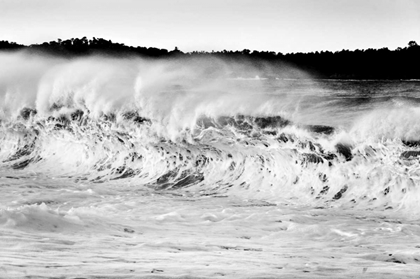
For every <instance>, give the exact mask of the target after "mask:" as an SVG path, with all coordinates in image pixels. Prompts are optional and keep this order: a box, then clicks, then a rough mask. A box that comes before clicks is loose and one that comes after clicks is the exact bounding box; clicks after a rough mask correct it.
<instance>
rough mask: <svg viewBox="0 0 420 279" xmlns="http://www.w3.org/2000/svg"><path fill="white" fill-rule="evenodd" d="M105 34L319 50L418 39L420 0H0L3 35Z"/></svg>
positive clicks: (207, 46) (151, 42)
mask: <svg viewBox="0 0 420 279" xmlns="http://www.w3.org/2000/svg"><path fill="white" fill-rule="evenodd" d="M83 36H87V37H98V38H99V37H101V38H105V39H111V40H113V41H117V42H121V43H125V44H127V45H134V46H146V47H159V48H166V49H169V50H171V49H173V48H174V47H175V46H178V48H179V49H181V50H183V51H192V50H207V51H210V50H223V49H228V50H242V49H244V48H248V49H251V50H254V49H256V50H270V51H275V52H283V53H287V52H308V51H317V50H332V51H335V50H341V49H357V48H359V49H365V48H380V47H388V48H390V49H395V48H397V47H399V46H401V47H404V46H406V45H407V43H408V42H409V41H410V40H415V41H417V42H418V43H420V1H419V0H147V1H143V0H115V1H114V0H90V1H89V0H0V40H9V41H16V42H18V43H23V44H31V43H40V42H44V41H50V40H56V39H57V38H61V39H68V38H72V37H83Z"/></svg>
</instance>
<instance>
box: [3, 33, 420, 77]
mask: <svg viewBox="0 0 420 279" xmlns="http://www.w3.org/2000/svg"><path fill="white" fill-rule="evenodd" d="M19 49H21V50H22V49H26V50H29V51H31V52H42V53H48V54H51V55H57V56H64V57H75V56H83V55H89V54H103V55H111V56H130V55H136V56H137V55H138V56H142V57H148V58H171V57H177V58H189V57H217V58H221V59H224V60H225V61H247V62H250V63H253V64H255V65H259V66H261V65H269V66H270V67H272V68H273V67H274V68H276V67H277V66H279V67H280V68H281V67H282V65H288V66H293V67H296V68H298V69H301V70H304V71H307V72H309V73H311V74H313V75H315V76H316V77H318V78H341V79H420V67H419V62H420V46H419V45H418V44H417V43H416V42H415V41H410V42H409V43H408V45H407V46H406V47H403V48H401V47H399V48H397V49H396V50H389V49H388V48H381V49H371V48H370V49H366V50H359V49H357V50H353V51H351V50H341V51H336V52H331V51H320V52H318V51H317V52H310V53H287V54H283V53H281V52H277V53H276V52H273V51H257V50H254V51H251V50H248V49H244V50H241V51H227V50H223V51H216V52H215V51H212V52H204V51H193V52H187V53H184V52H182V51H180V50H178V49H177V48H175V49H174V50H170V51H168V50H166V49H159V48H154V47H149V48H147V47H132V46H126V45H124V44H121V43H115V42H112V41H110V40H105V39H101V38H99V39H97V38H93V39H87V38H86V37H83V38H81V39H78V38H76V39H69V40H61V39H58V40H57V41H51V42H45V43H42V44H33V45H29V46H25V45H19V44H16V43H13V42H8V41H0V50H19ZM272 74H273V73H271V75H272Z"/></svg>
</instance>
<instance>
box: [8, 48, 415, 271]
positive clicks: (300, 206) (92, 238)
mask: <svg viewBox="0 0 420 279" xmlns="http://www.w3.org/2000/svg"><path fill="white" fill-rule="evenodd" d="M267 73H268V74H267ZM266 76H269V77H270V78H265V77H266ZM291 77H293V78H291ZM419 92H420V82H418V81H376V80H367V81H366V80H365V81H349V80H316V79H312V78H311V75H310V74H308V73H304V72H301V71H298V70H297V69H293V68H291V67H287V68H286V67H282V68H270V67H269V66H268V65H267V66H265V67H261V66H259V67H253V66H252V65H250V63H246V62H244V61H238V62H226V61H222V60H217V59H213V58H212V59H199V60H197V59H189V60H188V59H182V60H181V59H171V60H146V59H140V58H132V57H131V58H111V57H101V56H90V57H83V58H77V59H63V58H56V57H49V56H41V55H34V54H29V53H25V52H20V53H19V52H16V53H0V191H1V198H0V232H1V233H2V236H3V237H2V238H3V240H2V241H1V242H2V244H3V247H5V250H4V253H3V254H1V256H0V259H2V261H3V262H4V263H5V265H4V266H3V271H4V274H6V275H5V276H6V277H7V278H11V277H19V276H22V274H27V275H38V276H48V275H51V274H64V275H67V276H76V275H84V274H88V275H92V276H93V275H106V276H111V275H112V274H113V275H127V274H128V275H130V276H131V275H133V276H147V275H150V273H151V272H152V271H153V270H155V272H152V273H159V274H160V275H165V276H182V275H192V276H202V277H209V278H210V277H211V278H214V277H221V276H224V275H228V276H231V277H232V276H233V277H244V276H248V275H249V274H250V276H255V277H257V276H268V277H270V276H271V277H273V278H275V276H294V277H299V276H302V277H303V276H306V275H308V278H314V277H317V276H327V275H328V276H334V278H339V277H340V276H342V277H346V276H348V275H350V274H356V273H357V274H364V275H366V276H379V277H381V276H388V275H387V274H393V275H395V274H402V273H404V274H406V275H407V276H413V277H414V276H415V275H416V272H415V270H416V269H417V268H418V267H419V266H418V262H419V260H420V254H419V249H418V247H416V245H415V243H416V241H417V240H418V238H419V233H420V227H419V223H418V220H419V215H418V211H419V205H418V204H419V199H420V193H419V179H420V172H419V170H420V164H419V160H418V158H419V156H420V125H419V121H418V119H419V117H420V109H419V100H420V99H419ZM22 243H26V244H25V245H26V246H22ZM319 243H320V244H319ZM377 243H389V244H386V245H385V244H383V245H381V246H377V245H376V244H377ZM393 243H398V245H399V246H398V248H397V247H395V246H393V245H392V244H393ZM299 245H302V247H303V248H304V249H305V250H306V252H305V253H304V252H302V250H299V247H300V246H299ZM319 245H320V246H319ZM375 245H376V246H375ZM86 247H89V249H88V250H86V249H87V248H86ZM335 247H342V250H341V251H337V250H336V249H335ZM416 249H417V250H416ZM320 250H322V251H320ZM47 252H48V253H47ZM40 253H46V254H43V255H44V256H39V255H40ZM192 255H201V259H200V260H198V259H197V260H195V261H191V257H192ZM237 255H239V256H237ZM332 255H334V256H333V257H332ZM216 256H217V257H216ZM80 257H81V259H80ZM193 257H195V256H193ZM334 259H335V260H334ZM108 260H110V263H111V264H108V263H107V261H108ZM82 262H83V263H82ZM175 262H178V263H181V264H175ZM105 264H106V265H107V267H106V268H104V265H105ZM257 264H259V265H260V268H259V269H255V270H254V271H252V272H251V271H249V266H257ZM46 266H49V268H54V271H51V270H48V271H45V268H46ZM361 266H362V267H363V269H362V268H361ZM132 270H133V271H132ZM367 270H369V271H371V272H372V273H371V274H368V273H367V272H366V271H367ZM247 272H251V273H247ZM364 275H363V276H364ZM390 278H392V277H390Z"/></svg>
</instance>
